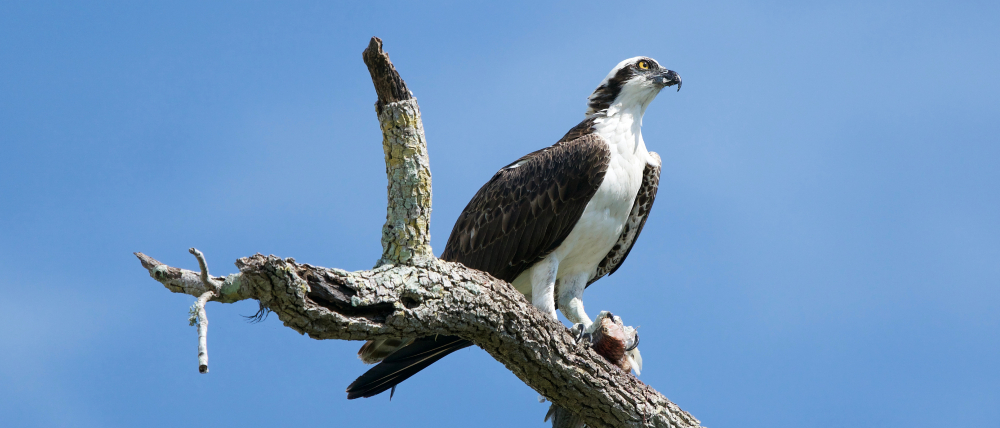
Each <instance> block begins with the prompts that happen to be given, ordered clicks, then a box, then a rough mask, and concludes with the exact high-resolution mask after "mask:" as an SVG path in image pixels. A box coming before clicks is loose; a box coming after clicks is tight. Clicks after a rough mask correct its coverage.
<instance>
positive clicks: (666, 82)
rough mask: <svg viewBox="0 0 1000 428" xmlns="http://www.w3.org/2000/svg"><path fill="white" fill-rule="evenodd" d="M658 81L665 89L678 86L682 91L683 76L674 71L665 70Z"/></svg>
mask: <svg viewBox="0 0 1000 428" xmlns="http://www.w3.org/2000/svg"><path fill="white" fill-rule="evenodd" d="M657 79H658V81H659V83H660V84H661V85H663V86H664V87H668V86H674V85H677V90H678V91H680V90H681V76H680V75H679V74H677V72H675V71H673V70H663V71H662V72H660V75H659V76H657Z"/></svg>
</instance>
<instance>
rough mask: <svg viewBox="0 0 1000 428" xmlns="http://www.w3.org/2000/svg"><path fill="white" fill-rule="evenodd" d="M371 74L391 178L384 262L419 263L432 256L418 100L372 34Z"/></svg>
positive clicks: (428, 186) (427, 170)
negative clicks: (376, 95)
mask: <svg viewBox="0 0 1000 428" xmlns="http://www.w3.org/2000/svg"><path fill="white" fill-rule="evenodd" d="M362 57H363V58H364V61H365V64H366V65H367V66H368V72H369V73H371V76H372V83H373V84H374V85H375V92H376V93H377V94H378V102H376V103H375V111H376V113H378V121H379V125H380V126H381V128H382V149H383V150H384V151H385V174H386V178H388V179H389V186H388V199H389V203H388V208H387V210H386V211H387V212H386V218H385V225H384V226H382V258H381V259H379V261H378V263H377V264H376V266H381V265H384V264H393V265H395V264H421V263H424V262H426V261H427V260H428V259H430V258H433V257H434V253H433V251H432V250H431V234H430V222H431V167H430V160H429V159H428V157H427V139H426V138H425V137H424V125H423V122H422V121H421V119H420V107H419V106H418V105H417V100H416V99H415V98H413V95H412V94H411V93H410V91H409V90H408V89H407V88H406V83H405V82H403V79H402V78H401V77H399V73H398V72H397V71H396V67H395V66H393V65H392V62H391V61H389V55H388V54H386V53H385V52H384V51H382V40H380V39H379V38H378V37H372V40H371V43H369V44H368V48H367V49H365V51H364V53H363V54H362Z"/></svg>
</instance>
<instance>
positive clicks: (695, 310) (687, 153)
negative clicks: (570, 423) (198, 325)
mask: <svg viewBox="0 0 1000 428" xmlns="http://www.w3.org/2000/svg"><path fill="white" fill-rule="evenodd" d="M84 3H88V4H87V5H84ZM90 3H93V4H90ZM204 3H205V2H161V3H159V4H152V3H143V4H139V3H138V2H121V3H98V2H78V3H75V4H73V3H70V2H60V3H43V2H10V1H9V2H3V3H2V4H0V291H2V294H0V296H2V297H0V425H2V426H4V427H137V426H151V427H177V426H240V427H253V426H306V425H309V426H334V427H340V426H358V427H361V426H401V425H402V424H403V423H405V424H406V426H414V427H420V426H434V427H441V426H445V427H449V426H470V425H471V426H483V427H493V426H496V427H509V426H528V427H533V426H534V427H544V426H545V424H543V423H542V417H543V415H544V414H545V410H546V406H547V405H543V404H539V403H538V402H537V400H536V398H537V394H536V393H535V392H534V391H532V390H531V389H530V388H528V387H527V386H525V385H524V384H523V383H521V382H520V381H519V380H518V379H517V378H516V377H514V375H512V374H511V373H509V372H508V371H507V370H506V369H505V368H504V367H503V366H502V365H501V364H499V363H497V362H496V361H494V360H492V359H491V358H490V357H489V356H488V355H487V354H486V353H485V352H483V351H482V350H480V349H478V348H470V349H467V350H463V351H460V352H458V353H456V354H454V355H452V356H449V357H448V358H446V359H445V360H443V361H442V362H441V363H438V364H435V365H434V366H432V367H431V368H429V369H427V370H425V371H424V372H422V373H420V374H419V375H417V376H415V377H414V378H412V379H410V380H408V381H406V382H405V383H403V384H402V385H400V387H399V389H398V390H397V391H396V395H395V398H394V399H393V400H392V401H391V402H390V401H389V397H388V396H387V395H382V396H378V397H376V398H372V399H365V400H354V401H347V400H346V398H345V395H346V394H345V393H344V388H345V387H346V386H347V385H348V384H349V383H350V382H351V381H352V380H353V379H354V378H355V377H356V376H357V375H359V374H361V373H362V372H363V371H364V370H365V366H364V365H363V364H361V362H360V361H359V360H358V359H357V358H356V356H355V352H356V351H357V348H358V347H359V346H360V345H361V344H360V343H359V342H342V341H315V340H312V339H309V338H307V337H303V336H300V335H299V334H297V333H295V332H294V331H292V330H291V329H288V328H285V327H283V326H282V325H281V322H280V321H279V320H278V319H277V317H275V316H271V317H270V318H269V319H267V320H266V321H265V322H263V323H261V324H248V323H247V322H246V321H244V319H243V318H242V317H241V315H250V314H253V313H254V312H255V311H256V303H255V302H240V303H237V304H232V305H223V304H218V303H212V304H210V305H209V307H208V310H209V318H210V320H211V327H210V330H209V332H210V334H209V349H210V356H211V363H212V365H211V373H210V374H208V375H199V374H198V371H197V358H196V344H197V339H196V331H195V329H194V328H193V327H189V326H188V325H187V310H188V306H189V305H190V304H191V303H192V302H193V300H194V298H193V297H190V296H185V295H178V294H171V293H169V292H168V291H167V290H166V289H165V288H163V287H162V286H160V285H159V284H158V283H156V282H155V281H153V280H152V279H150V278H149V276H148V275H147V273H146V272H145V271H144V270H143V269H142V268H141V266H140V265H139V262H138V261H137V260H136V259H135V257H134V256H132V252H133V251H142V252H145V253H147V254H149V255H151V256H153V257H156V258H158V259H159V260H161V261H163V262H166V263H169V264H171V265H175V266H180V267H185V268H189V269H193V268H196V267H197V264H196V262H195V260H194V258H193V257H191V256H190V255H189V254H188V253H187V248H188V247H192V246H193V247H198V248H199V249H201V250H203V251H204V252H205V254H206V255H207V257H208V261H209V264H210V267H211V268H212V272H213V273H214V274H219V275H221V274H226V273H232V272H235V271H236V268H235V267H234V266H233V261H234V260H236V259H237V258H239V257H243V256H249V255H252V254H254V253H257V252H260V253H264V254H275V255H279V256H282V257H295V258H296V259H297V260H298V261H300V262H307V263H312V264H316V265H323V266H330V267H340V268H344V269H349V270H360V269H367V268H370V267H371V266H372V265H373V264H374V262H375V260H376V259H377V258H378V256H379V254H380V251H381V247H380V244H379V236H380V230H381V226H382V223H383V222H384V219H385V184H386V181H385V175H384V164H383V158H382V156H383V155H382V149H381V144H380V141H381V136H380V131H379V127H378V123H377V120H376V117H375V111H374V107H373V103H374V102H375V92H374V90H373V89H372V85H371V81H370V78H369V75H368V72H367V70H366V69H365V66H364V64H363V63H362V61H361V51H362V50H363V49H364V48H365V46H366V45H367V43H368V40H369V38H370V37H371V36H379V37H381V38H382V39H383V40H384V41H385V48H386V50H387V51H388V52H389V53H390V55H391V57H392V60H393V61H394V62H395V64H396V66H397V67H398V69H399V71H400V72H401V73H402V76H403V77H404V79H405V80H406V82H407V84H408V85H409V87H410V89H411V90H412V91H413V92H414V93H415V94H416V96H417V98H418V100H419V102H420V106H421V108H422V111H423V119H424V125H425V127H426V134H427V139H428V141H429V151H430V160H431V168H432V173H433V179H434V215H433V222H432V225H431V232H432V235H433V241H432V243H433V245H434V248H435V249H436V252H437V253H440V251H441V250H442V249H443V247H444V243H445V241H446V240H447V237H448V233H449V231H450V230H451V226H452V223H453V222H454V220H455V218H456V217H457V216H458V214H459V212H460V210H461V209H462V208H463V207H464V205H465V203H466V202H467V201H468V200H469V198H471V196H472V195H473V194H474V193H475V191H476V190H477V189H478V188H479V186H480V185H481V184H482V183H484V182H485V181H486V180H487V179H488V178H489V177H490V176H491V175H492V174H493V173H494V172H495V171H496V170H497V169H498V168H500V167H502V166H503V165H505V164H507V163H509V162H510V161H512V160H514V159H516V158H517V157H519V156H521V155H523V154H525V153H527V152H530V151H533V150H536V149H539V148H541V147H545V146H547V145H550V144H552V143H554V142H555V141H556V140H558V139H559V138H560V137H561V136H562V135H563V134H564V133H565V132H566V131H567V130H568V129H569V128H570V127H572V126H573V125H575V124H576V123H577V122H579V121H580V120H581V119H582V117H583V112H584V110H585V98H586V96H587V95H589V94H590V92H591V91H592V90H593V89H594V87H595V86H596V85H597V84H598V83H599V82H600V80H601V79H602V78H603V77H604V76H605V74H607V72H608V71H609V70H610V69H611V68H612V67H613V66H614V65H615V64H617V63H618V62H619V61H621V60H622V59H625V58H628V57H632V56H636V55H647V56H651V57H653V58H656V59H657V60H659V61H660V62H661V63H662V64H663V65H665V66H666V67H668V68H670V69H673V70H676V71H677V72H678V73H679V74H680V75H681V76H682V77H683V79H684V87H683V90H681V91H680V92H673V91H664V92H663V93H661V94H660V96H659V97H658V99H657V100H656V101H654V102H653V104H652V106H651V107H650V108H649V110H648V111H647V113H646V117H645V121H644V127H643V135H644V137H645V141H646V144H647V146H648V147H649V149H650V150H653V151H656V152H658V153H659V154H660V155H661V157H662V158H663V164H664V168H663V174H662V177H661V181H660V189H659V195H658V197H657V201H656V205H655V207H654V208H653V211H652V215H651V217H650V219H649V221H648V223H647V224H646V227H645V230H644V232H643V235H642V237H641V238H640V239H639V242H638V243H637V244H636V246H635V248H634V249H633V251H632V253H631V255H630V256H629V259H628V261H627V262H626V263H625V264H624V266H623V267H622V269H621V270H619V271H618V273H616V274H615V275H614V276H611V277H608V278H605V279H603V280H601V281H600V282H598V283H597V284H595V285H594V286H592V287H590V289H589V290H588V292H587V294H586V297H585V302H586V303H587V309H588V311H589V312H591V314H596V313H597V312H598V311H600V310H610V311H612V312H614V313H615V314H617V315H621V316H622V317H623V318H624V319H625V321H626V322H627V323H628V324H631V325H638V326H641V329H640V331H641V333H642V345H641V350H642V354H643V357H644V361H645V370H644V371H643V373H642V376H641V377H640V379H642V380H643V381H645V382H647V383H649V384H651V385H652V386H654V387H655V388H657V389H658V390H659V391H661V392H662V393H664V394H665V395H666V396H667V397H669V398H670V399H672V400H674V401H675V402H676V403H677V404H679V405H680V406H681V407H682V408H684V409H686V410H688V411H690V412H691V413H693V414H694V415H695V416H696V417H698V418H699V419H701V421H702V422H703V423H704V424H705V425H707V426H709V427H712V428H720V427H800V426H811V427H846V426H851V427H854V426H907V427H931V426H934V427H938V426H976V427H986V426H993V427H995V426H1000V364H998V363H1000V138H998V136H1000V79H998V75H1000V24H998V23H1000V9H998V6H997V3H996V2H936V3H935V2H884V1H838V2H830V1H823V2H813V3H811V4H808V3H806V2H798V1H796V2H778V1H763V2H762V1H746V2H733V3H720V2H712V1H697V2H687V3H681V2H662V1H660V2H609V1H604V2H595V3H581V2H565V3H561V4H555V3H554V4H540V3H536V2H531V3H524V4H514V3H509V2H507V3H504V4H503V5H502V6H486V5H469V4H465V3H459V2H455V3H432V2H419V5H418V4H417V3H414V4H398V5H394V4H390V3H389V2H371V5H362V4H361V2H355V3H352V4H340V5H338V4H334V3H333V2H314V3H310V2H293V3H287V4H280V5H279V4H278V2H231V3H211V4H204Z"/></svg>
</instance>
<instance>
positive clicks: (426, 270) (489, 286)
mask: <svg viewBox="0 0 1000 428" xmlns="http://www.w3.org/2000/svg"><path fill="white" fill-rule="evenodd" d="M137 256H138V257H139V258H140V260H142V261H143V266H145V267H146V268H147V270H149V272H150V276H152V277H153V278H154V279H156V280H157V281H160V282H161V283H163V284H164V285H165V286H166V287H167V288H168V289H170V290H171V291H174V292H179V293H186V294H191V295H199V291H200V289H199V286H198V284H200V282H201V280H200V278H199V277H198V274H197V273H195V272H191V271H185V270H182V269H177V268H172V267H167V266H165V265H163V264H161V263H159V262H157V261H156V260H154V259H152V258H151V257H149V256H146V255H144V254H141V253H138V254H137ZM236 265H237V267H238V268H239V270H240V273H239V274H235V275H230V276H229V277H227V278H226V279H225V283H228V284H230V285H229V286H228V287H226V286H225V285H224V286H223V290H228V291H223V292H222V293H221V294H222V295H221V296H218V297H215V298H213V300H216V301H224V302H231V301H234V300H240V299H256V300H259V301H260V302H261V303H262V304H264V305H265V306H266V307H267V308H269V309H271V310H272V311H274V313H275V314H276V315H277V316H278V318H279V319H280V320H281V321H282V322H283V323H284V324H285V325H286V326H288V327H290V328H292V329H294V330H295V331H298V332H300V333H303V334H307V335H309V336H310V337H312V338H315V339H346V340H369V339H377V338H381V337H422V336H432V335H436V334H440V335H456V336H460V337H462V338H465V339H468V340H471V341H472V342H473V343H475V344H476V345H478V346H479V347H481V348H483V349H484V350H486V352H488V353H489V354H490V355H491V356H493V358H495V359H496V360H497V361H500V362H501V363H503V364H504V365H505V366H506V367H507V368H508V369H509V370H510V371H511V372H513V373H514V374H515V375H516V376H517V377H518V378H520V379H521V380H522V381H524V382H525V383H526V384H528V385H529V386H531V387H532V388H534V389H535V390H536V391H538V392H539V393H540V394H542V395H544V396H545V397H547V398H548V399H549V400H550V401H552V402H553V403H555V404H558V405H559V406H561V407H563V408H566V409H568V410H570V411H572V412H574V413H576V414H578V415H580V417H582V418H583V419H584V421H586V422H587V425H588V426H590V427H595V428H596V427H618V426H647V427H697V426H699V422H698V420H697V419H695V418H694V417H693V416H691V415H690V414H688V413H687V412H684V411H683V410H681V409H680V408H678V407H677V406H676V405H675V404H674V403H672V402H670V401H669V400H667V398H666V397H664V396H662V395H661V394H660V393H658V392H656V390H654V389H653V388H651V387H649V386H648V385H646V384H644V383H642V382H641V381H639V380H638V379H636V378H635V377H634V376H632V374H630V373H628V372H626V371H623V370H621V369H620V368H618V367H616V366H615V365H614V364H612V363H611V362H609V361H607V360H605V359H604V358H603V357H601V356H600V355H598V354H597V353H596V352H594V351H593V350H592V349H590V346H589V345H586V344H584V343H577V341H576V340H575V339H574V337H573V336H572V335H571V334H570V332H569V330H568V329H566V327H565V326H563V325H562V324H561V323H559V322H558V321H554V320H551V319H549V318H548V317H546V316H545V315H543V314H542V313H541V312H539V311H537V310H536V309H535V308H534V307H533V306H531V304H530V303H529V302H528V301H527V300H526V299H525V298H524V296H523V295H521V294H520V293H518V292H517V290H515V289H514V288H513V287H512V286H510V285H509V284H507V283H505V282H503V281H500V280H498V279H495V278H493V277H491V276H489V275H487V274H485V273H483V272H480V271H476V270H472V269H468V268H466V267H464V266H462V265H461V264H457V263H448V262H444V261H441V260H436V259H431V260H428V261H427V262H425V263H423V264H420V265H395V266H394V265H384V266H381V267H378V268H376V269H373V270H367V271H358V272H346V271H343V270H340V269H329V268H322V267H316V266H311V265H308V264H299V263H296V262H295V261H294V260H292V259H280V258H278V257H274V256H263V255H260V254H258V255H255V256H252V257H247V258H242V259H239V260H237V262H236ZM162 272H171V274H170V275H163V274H162Z"/></svg>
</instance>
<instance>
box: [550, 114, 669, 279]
mask: <svg viewBox="0 0 1000 428" xmlns="http://www.w3.org/2000/svg"><path fill="white" fill-rule="evenodd" d="M630 113H631V112H625V111H623V112H619V113H618V114H616V115H614V116H612V117H605V118H601V119H598V120H597V121H596V123H595V125H594V130H595V132H596V133H597V134H598V135H600V136H601V137H602V138H603V139H604V140H605V141H606V142H607V143H608V145H609V146H610V147H609V148H610V150H611V159H610V162H609V164H608V169H607V171H606V172H605V175H604V181H603V182H601V186H600V187H599V188H598V189H597V193H596V194H594V197H593V198H591V200H590V202H589V203H588V204H587V208H586V209H584V212H583V215H582V216H581V217H580V220H579V221H578V222H577V224H576V226H575V227H574V228H573V231H572V232H570V234H569V236H567V237H566V240H565V241H563V243H562V245H560V246H559V248H558V249H556V251H555V256H556V257H557V258H558V259H559V272H558V273H557V277H558V278H562V277H564V276H575V275H578V274H582V273H586V274H589V275H593V273H594V272H595V271H596V270H597V265H598V264H599V263H600V262H601V260H602V259H603V258H604V257H605V256H606V255H607V254H608V252H609V251H611V248H612V247H613V246H614V245H615V243H616V242H617V241H618V237H619V236H620V235H621V232H622V229H623V227H624V225H625V222H626V221H627V220H628V215H629V212H630V211H631V210H632V204H633V202H634V201H635V197H636V194H637V193H638V192H639V186H640V185H642V172H643V169H644V168H645V167H646V163H647V162H648V161H649V153H648V152H647V151H646V145H645V144H644V143H643V141H642V133H641V132H640V126H641V119H638V120H634V119H633V118H635V117H639V118H641V117H642V116H641V112H638V113H639V114H638V115H633V114H630Z"/></svg>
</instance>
